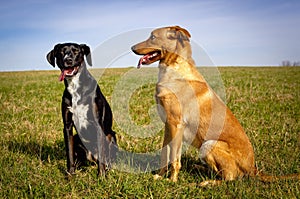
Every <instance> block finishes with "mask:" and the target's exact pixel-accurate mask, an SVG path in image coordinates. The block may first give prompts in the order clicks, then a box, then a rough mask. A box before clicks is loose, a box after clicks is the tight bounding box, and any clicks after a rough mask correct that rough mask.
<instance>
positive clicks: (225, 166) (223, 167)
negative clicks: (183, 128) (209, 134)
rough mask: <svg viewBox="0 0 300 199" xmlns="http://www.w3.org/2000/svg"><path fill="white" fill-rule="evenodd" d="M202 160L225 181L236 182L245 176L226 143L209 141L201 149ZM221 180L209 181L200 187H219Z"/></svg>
mask: <svg viewBox="0 0 300 199" xmlns="http://www.w3.org/2000/svg"><path fill="white" fill-rule="evenodd" d="M200 158H201V161H203V162H204V163H205V164H207V165H208V166H209V167H210V168H211V169H213V170H214V171H215V172H216V173H217V174H218V175H219V176H221V177H222V179H223V180H234V179H236V178H237V177H238V176H243V175H244V174H243V171H241V170H240V168H239V166H238V164H237V160H236V158H235V157H234V155H233V153H232V152H231V151H230V149H229V146H228V144H227V143H226V142H222V141H216V140H207V141H205V142H204V143H203V144H202V146H201V148H200ZM220 183H221V181H219V180H208V181H204V182H202V183H201V184H200V186H207V185H218V184H220Z"/></svg>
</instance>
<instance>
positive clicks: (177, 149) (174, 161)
mask: <svg viewBox="0 0 300 199" xmlns="http://www.w3.org/2000/svg"><path fill="white" fill-rule="evenodd" d="M178 127H179V128H178ZM181 146H182V127H181V126H179V125H172V124H169V123H166V125H165V137H164V142H163V148H162V152H161V170H160V172H159V173H158V174H156V175H155V176H154V179H160V178H161V177H162V176H163V175H164V174H165V173H166V172H167V171H168V163H171V176H170V180H171V181H172V182H176V181H177V179H178V173H179V170H180V168H181V162H180V161H181Z"/></svg>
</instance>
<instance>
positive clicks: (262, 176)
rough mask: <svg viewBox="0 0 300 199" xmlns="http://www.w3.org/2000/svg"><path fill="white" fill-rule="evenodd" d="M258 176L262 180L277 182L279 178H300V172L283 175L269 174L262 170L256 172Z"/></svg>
mask: <svg viewBox="0 0 300 199" xmlns="http://www.w3.org/2000/svg"><path fill="white" fill-rule="evenodd" d="M256 177H257V178H258V180H260V181H262V182H275V181H278V180H300V174H299V173H295V174H289V175H282V176H274V175H267V174H264V173H262V172H256Z"/></svg>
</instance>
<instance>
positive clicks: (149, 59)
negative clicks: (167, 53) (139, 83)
mask: <svg viewBox="0 0 300 199" xmlns="http://www.w3.org/2000/svg"><path fill="white" fill-rule="evenodd" d="M160 56H161V53H160V51H154V52H150V53H148V54H146V55H144V56H143V57H142V58H141V59H140V60H139V63H138V66H137V68H140V67H141V65H148V64H152V63H153V62H156V61H157V60H159V59H160Z"/></svg>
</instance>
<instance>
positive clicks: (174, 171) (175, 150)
mask: <svg viewBox="0 0 300 199" xmlns="http://www.w3.org/2000/svg"><path fill="white" fill-rule="evenodd" d="M169 128H170V135H171V137H172V141H171V142H170V144H169V145H170V163H171V176H170V180H171V181H172V182H177V180H178V174H179V170H180V169H181V148H182V138H183V125H182V124H178V125H174V124H170V127H169Z"/></svg>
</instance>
